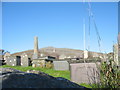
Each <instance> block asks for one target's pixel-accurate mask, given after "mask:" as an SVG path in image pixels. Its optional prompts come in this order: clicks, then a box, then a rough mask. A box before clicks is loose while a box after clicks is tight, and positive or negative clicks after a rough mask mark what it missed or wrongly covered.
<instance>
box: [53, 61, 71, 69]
mask: <svg viewBox="0 0 120 90" xmlns="http://www.w3.org/2000/svg"><path fill="white" fill-rule="evenodd" d="M53 66H54V70H69V63H68V61H53Z"/></svg>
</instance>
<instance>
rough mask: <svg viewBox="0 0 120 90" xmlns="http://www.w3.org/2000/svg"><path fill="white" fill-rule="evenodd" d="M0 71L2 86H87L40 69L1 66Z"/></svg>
mask: <svg viewBox="0 0 120 90" xmlns="http://www.w3.org/2000/svg"><path fill="white" fill-rule="evenodd" d="M0 73H1V74H0V75H1V76H0V78H1V79H2V88H81V89H84V88H85V87H82V86H80V85H78V84H76V83H73V82H71V81H69V80H67V79H64V78H61V77H58V78H55V77H52V76H50V75H48V74H45V73H43V72H40V71H39V72H36V71H28V72H21V71H19V70H15V69H12V68H1V69H0ZM35 73H37V74H35Z"/></svg>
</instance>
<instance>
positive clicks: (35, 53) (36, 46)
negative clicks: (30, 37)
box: [33, 36, 38, 59]
mask: <svg viewBox="0 0 120 90" xmlns="http://www.w3.org/2000/svg"><path fill="white" fill-rule="evenodd" d="M33 59H38V37H36V36H35V37H34V54H33Z"/></svg>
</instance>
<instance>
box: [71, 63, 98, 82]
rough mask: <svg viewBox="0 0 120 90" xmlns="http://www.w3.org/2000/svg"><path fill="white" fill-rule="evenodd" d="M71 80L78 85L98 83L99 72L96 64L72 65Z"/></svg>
mask: <svg viewBox="0 0 120 90" xmlns="http://www.w3.org/2000/svg"><path fill="white" fill-rule="evenodd" d="M70 73H71V80H72V81H73V82H76V83H79V84H80V83H87V84H92V83H98V82H99V71H98V69H97V66H96V64H95V63H75V64H70Z"/></svg>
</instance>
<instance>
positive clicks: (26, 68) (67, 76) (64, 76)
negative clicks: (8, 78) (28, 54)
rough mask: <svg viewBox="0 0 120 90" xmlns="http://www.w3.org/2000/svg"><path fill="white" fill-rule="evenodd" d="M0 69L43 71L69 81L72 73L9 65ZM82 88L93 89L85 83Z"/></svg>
mask: <svg viewBox="0 0 120 90" xmlns="http://www.w3.org/2000/svg"><path fill="white" fill-rule="evenodd" d="M0 67H3V68H6V67H9V68H14V69H17V70H20V71H24V72H26V71H27V70H37V71H41V72H44V73H47V74H49V75H51V76H53V77H63V78H66V79H68V80H70V71H57V70H53V69H48V68H40V67H35V68H34V67H31V66H29V67H21V66H8V65H3V66H0ZM79 85H81V86H84V87H87V88H92V86H91V85H89V84H85V83H82V84H79Z"/></svg>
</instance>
